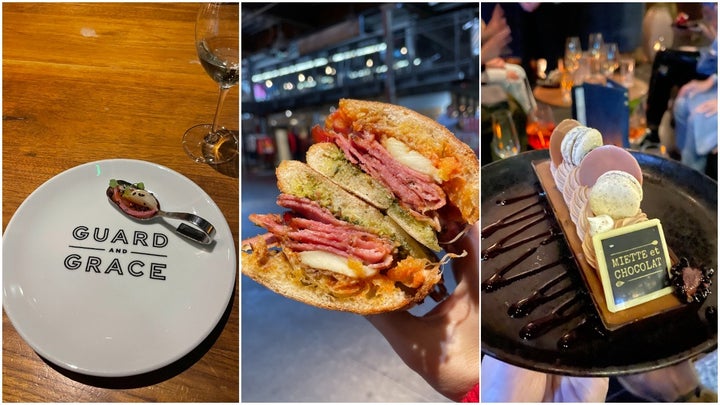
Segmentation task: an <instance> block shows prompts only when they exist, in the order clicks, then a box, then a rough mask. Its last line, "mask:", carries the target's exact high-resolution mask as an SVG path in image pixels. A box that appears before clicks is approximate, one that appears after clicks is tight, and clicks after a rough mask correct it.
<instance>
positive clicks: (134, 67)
mask: <svg viewBox="0 0 720 405" xmlns="http://www.w3.org/2000/svg"><path fill="white" fill-rule="evenodd" d="M2 7H3V10H2V13H3V14H2V34H3V46H2V50H3V72H2V86H3V94H2V101H3V127H2V146H3V148H2V153H3V163H2V192H3V195H2V196H3V198H2V200H3V201H2V213H3V217H2V222H3V231H4V230H5V228H6V227H7V224H8V222H9V221H10V219H11V218H12V216H13V214H15V212H16V210H17V209H18V207H19V206H20V204H21V203H22V202H23V201H24V200H25V199H26V198H27V197H28V196H29V195H30V193H32V192H33V191H34V190H35V189H36V188H37V187H39V186H40V185H41V184H43V183H44V182H46V181H48V180H49V179H51V178H52V177H54V176H55V175H57V174H59V173H61V172H63V171H65V170H67V169H70V168H72V167H75V166H78V165H80V164H83V163H87V162H91V161H95V160H102V159H111V158H128V159H140V160H145V161H149V162H153V163H157V164H160V165H163V166H167V167H169V168H170V169H172V170H175V171H177V172H179V173H181V174H183V175H184V176H187V177H188V178H189V179H191V180H192V181H194V182H195V183H197V184H198V185H199V186H200V187H202V188H203V189H204V190H205V191H206V192H207V193H208V194H209V195H210V196H211V197H212V199H213V200H214V201H215V203H216V204H217V205H218V207H219V208H220V210H221V211H222V212H223V213H224V215H225V218H226V220H227V222H228V224H229V225H230V229H231V230H232V232H233V238H234V239H235V243H236V244H237V242H238V229H239V222H238V220H239V200H238V190H239V184H238V178H237V162H235V166H231V167H230V169H231V170H229V171H227V170H222V171H221V170H219V168H213V167H210V166H207V165H202V164H197V163H194V162H193V161H192V160H190V158H189V157H188V156H186V155H185V153H184V151H183V149H182V146H181V138H182V135H183V133H184V131H185V130H186V129H187V128H189V127H191V126H193V125H195V124H199V123H209V122H211V121H212V118H213V114H214V111H215V105H216V101H217V93H218V86H217V84H216V83H215V82H213V81H212V79H211V78H210V77H209V76H208V75H207V74H206V73H205V71H204V70H203V69H202V67H201V65H200V63H199V61H198V59H197V55H196V53H195V46H194V24H195V17H196V15H197V11H198V9H199V4H196V3H177V4H176V3H91V4H82V3H5V4H3V6H2ZM222 123H223V124H224V125H225V126H226V127H228V128H231V129H238V128H239V104H238V89H237V87H235V88H233V89H232V90H231V92H230V94H229V95H228V98H227V100H226V103H225V108H224V111H223V118H222ZM228 174H229V175H228ZM236 279H237V278H236ZM237 294H238V288H237V282H236V287H235V292H234V298H233V299H232V300H231V302H230V305H229V306H228V308H227V310H226V312H225V314H224V317H223V319H222V321H221V322H220V323H219V324H218V326H217V327H216V329H215V330H214V331H213V332H212V333H211V335H210V336H209V337H208V339H206V340H205V341H204V342H203V343H202V344H201V345H200V346H199V347H197V348H196V349H195V350H193V351H192V352H191V353H190V354H188V355H187V356H185V357H183V358H182V359H180V360H179V361H177V362H175V363H173V364H170V365H168V366H166V367H164V368H162V369H160V370H157V371H154V372H150V373H147V374H144V375H139V376H133V377H124V378H97V377H88V376H84V375H80V374H74V373H72V372H69V371H65V370H63V369H61V368H59V367H57V366H54V365H52V364H50V363H49V362H46V361H44V360H43V359H42V358H41V357H40V356H38V354H37V353H35V352H34V351H33V350H32V349H31V348H30V347H29V346H28V345H27V344H26V343H25V341H24V340H23V339H22V338H21V337H20V336H19V335H18V333H17V332H16V331H15V329H14V328H13V326H12V324H11V323H10V321H9V320H8V318H7V316H6V314H5V312H4V311H3V326H2V327H3V335H2V336H3V357H2V359H3V379H2V382H3V384H2V391H3V396H2V398H3V401H7V402H16V401H20V402H39V401H41V402H86V401H92V402H118V401H119V402H139V401H171V402H214V401H222V402H237V401H238V400H239V394H238V392H239V381H238V368H239V354H238V346H239V336H238V334H239V320H238V313H239V311H238V307H239V299H238V296H237Z"/></svg>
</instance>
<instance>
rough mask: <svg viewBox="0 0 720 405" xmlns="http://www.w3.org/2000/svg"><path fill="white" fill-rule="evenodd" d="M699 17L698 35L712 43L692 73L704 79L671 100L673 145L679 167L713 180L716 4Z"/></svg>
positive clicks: (715, 132)
mask: <svg viewBox="0 0 720 405" xmlns="http://www.w3.org/2000/svg"><path fill="white" fill-rule="evenodd" d="M703 16H704V18H703V22H702V23H701V26H702V31H703V33H704V34H705V35H706V36H712V39H713V42H712V44H711V45H710V46H709V47H706V48H703V49H701V51H700V59H699V60H698V63H697V67H696V71H697V73H698V74H700V75H707V77H706V78H705V79H696V80H691V81H690V82H688V83H686V84H685V85H683V86H682V87H681V88H680V91H679V92H678V94H677V97H676V98H675V100H674V103H673V118H674V120H675V142H676V145H677V149H678V150H679V151H680V155H681V162H682V163H684V164H686V165H688V166H690V167H692V168H693V169H695V170H697V171H699V172H702V173H705V174H707V175H708V176H710V177H712V178H714V179H716V180H717V153H718V132H717V128H718V117H717V110H718V107H717V101H718V100H717V98H718V93H717V71H718V62H717V4H716V3H705V4H704V5H703Z"/></svg>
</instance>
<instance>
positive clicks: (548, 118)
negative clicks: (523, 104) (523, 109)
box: [525, 104, 555, 149]
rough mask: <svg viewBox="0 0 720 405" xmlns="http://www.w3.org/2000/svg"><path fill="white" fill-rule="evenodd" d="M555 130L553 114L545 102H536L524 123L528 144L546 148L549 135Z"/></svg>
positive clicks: (532, 146)
mask: <svg viewBox="0 0 720 405" xmlns="http://www.w3.org/2000/svg"><path fill="white" fill-rule="evenodd" d="M553 130H555V116H554V115H553V112H552V108H550V106H549V105H547V104H538V105H537V107H535V109H533V110H532V111H530V113H529V114H528V117H527V123H526V125H525V133H526V134H527V142H528V145H529V146H530V147H531V148H533V149H548V148H549V147H550V135H552V133H553Z"/></svg>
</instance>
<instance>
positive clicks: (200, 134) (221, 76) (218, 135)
mask: <svg viewBox="0 0 720 405" xmlns="http://www.w3.org/2000/svg"><path fill="white" fill-rule="evenodd" d="M238 11H239V5H238V3H210V4H205V5H203V6H202V7H201V8H200V12H199V13H198V16H197V20H196V21H195V48H196V50H197V54H198V58H199V59H200V64H201V65H202V67H203V68H204V69H205V72H206V73H207V74H208V75H209V76H210V77H211V78H212V79H213V80H214V81H215V82H217V83H218V85H219V86H220V94H219V96H218V102H217V108H216V110H215V118H214V119H213V123H212V124H199V125H195V126H193V127H191V128H190V129H188V130H187V131H185V134H184V135H183V148H184V149H185V152H186V153H187V154H188V155H189V156H190V157H191V158H192V159H193V160H195V161H196V162H198V163H208V164H222V163H227V162H229V161H231V160H233V159H235V158H236V157H237V154H238V137H237V131H232V130H229V129H227V128H224V127H222V126H221V125H220V113H221V111H222V106H223V103H224V102H225V97H226V96H227V94H228V92H229V91H230V88H232V87H234V86H235V85H237V84H238V79H239V76H240V57H239V55H240V49H239V46H240V45H239V36H240V31H239V13H238Z"/></svg>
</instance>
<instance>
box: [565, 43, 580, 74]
mask: <svg viewBox="0 0 720 405" xmlns="http://www.w3.org/2000/svg"><path fill="white" fill-rule="evenodd" d="M581 57H582V46H581V45H580V38H579V37H568V38H567V39H566V40H565V59H564V60H563V62H564V66H565V70H567V71H568V73H570V75H573V74H574V73H575V71H576V70H577V69H578V67H579V66H580V58H581Z"/></svg>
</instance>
